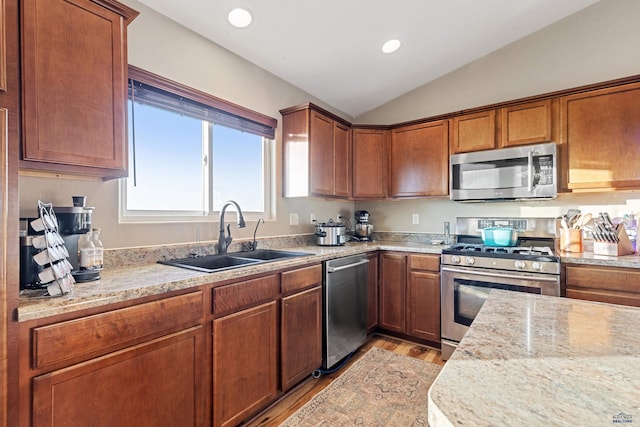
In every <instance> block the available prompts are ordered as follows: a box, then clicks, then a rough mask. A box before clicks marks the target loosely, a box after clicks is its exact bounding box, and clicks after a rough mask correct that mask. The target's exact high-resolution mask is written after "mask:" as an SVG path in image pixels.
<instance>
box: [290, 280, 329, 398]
mask: <svg viewBox="0 0 640 427" xmlns="http://www.w3.org/2000/svg"><path fill="white" fill-rule="evenodd" d="M280 325H281V331H280V336H281V355H282V356H281V357H282V369H281V374H280V377H281V383H282V390H283V391H286V390H289V389H290V388H291V387H293V386H294V385H296V384H297V383H298V382H300V381H301V380H302V379H304V378H305V377H307V376H309V374H310V373H311V372H313V371H314V370H315V369H317V368H318V367H319V366H320V365H321V364H322V288H321V287H320V286H317V287H315V288H312V289H309V290H307V291H304V292H299V293H297V294H294V295H291V296H288V297H284V298H282V308H281V323H280Z"/></svg>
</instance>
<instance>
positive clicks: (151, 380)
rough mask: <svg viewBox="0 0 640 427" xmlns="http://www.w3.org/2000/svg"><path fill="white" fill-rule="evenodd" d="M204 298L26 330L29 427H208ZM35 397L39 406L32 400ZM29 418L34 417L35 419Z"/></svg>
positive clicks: (25, 416)
mask: <svg viewBox="0 0 640 427" xmlns="http://www.w3.org/2000/svg"><path fill="white" fill-rule="evenodd" d="M203 314H204V304H203V292H202V291H200V290H198V291H195V292H190V293H188V294H183V295H177V296H170V297H165V298H162V299H159V300H155V301H150V302H145V303H142V304H136V305H133V306H128V307H123V308H118V309H115V310H113V309H112V310H110V311H106V312H101V313H95V314H91V315H86V316H82V317H75V318H74V317H71V318H67V319H65V320H60V321H56V322H54V323H50V321H49V320H48V319H39V320H37V321H32V322H26V323H22V324H21V332H20V336H21V337H20V340H21V344H20V345H21V348H23V349H25V350H26V349H30V354H29V353H27V354H26V355H25V357H23V358H21V361H20V363H21V368H20V369H21V377H22V378H23V380H22V381H21V391H20V399H21V401H23V402H29V401H30V400H31V401H32V405H28V404H26V403H25V405H24V406H21V414H20V416H21V423H20V424H21V425H33V426H63V425H96V426H113V425H118V426H132V427H133V426H139V425H183V424H184V421H185V420H194V423H193V424H196V425H197V424H201V423H203V422H204V411H205V410H204V399H203V397H204V387H205V382H204V372H205V369H204V368H205V362H204V358H203V354H204V339H205V334H204V328H203ZM30 395H31V399H30ZM29 411H30V412H31V413H29Z"/></svg>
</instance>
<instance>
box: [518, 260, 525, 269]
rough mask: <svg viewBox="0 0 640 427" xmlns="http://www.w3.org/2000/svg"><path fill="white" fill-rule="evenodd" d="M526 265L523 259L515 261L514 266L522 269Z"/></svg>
mask: <svg viewBox="0 0 640 427" xmlns="http://www.w3.org/2000/svg"><path fill="white" fill-rule="evenodd" d="M526 267H527V264H525V262H524V261H520V260H518V261H516V268H517V269H519V270H524V269H525V268H526Z"/></svg>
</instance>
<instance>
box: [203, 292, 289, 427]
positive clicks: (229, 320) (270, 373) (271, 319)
mask: <svg viewBox="0 0 640 427" xmlns="http://www.w3.org/2000/svg"><path fill="white" fill-rule="evenodd" d="M277 319H278V317H277V306H276V301H271V302H268V303H266V304H262V305H259V306H257V307H254V308H249V309H246V310H242V311H239V312H237V313H234V314H230V315H228V316H225V317H221V318H219V319H215V320H214V321H213V420H214V422H213V425H214V426H235V425H237V424H239V423H240V422H241V421H243V420H244V419H245V418H247V417H248V416H249V415H250V414H252V413H254V412H256V411H257V410H259V409H260V408H262V407H264V406H266V405H267V404H268V403H269V402H271V401H272V400H273V399H274V398H275V397H276V393H277V386H278V381H277V374H276V373H277V372H278V360H277V355H278V354H277V351H278V348H277V332H278V328H277Z"/></svg>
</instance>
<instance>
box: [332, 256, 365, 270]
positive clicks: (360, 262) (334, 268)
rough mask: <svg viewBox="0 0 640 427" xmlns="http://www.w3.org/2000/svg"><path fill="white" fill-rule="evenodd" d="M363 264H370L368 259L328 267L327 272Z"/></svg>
mask: <svg viewBox="0 0 640 427" xmlns="http://www.w3.org/2000/svg"><path fill="white" fill-rule="evenodd" d="M362 264H369V260H368V259H363V260H361V261H358V262H354V263H353V264H347V265H341V266H340V267H327V273H337V272H338V271H342V270H346V269H348V268H354V267H357V266H359V265H362Z"/></svg>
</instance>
